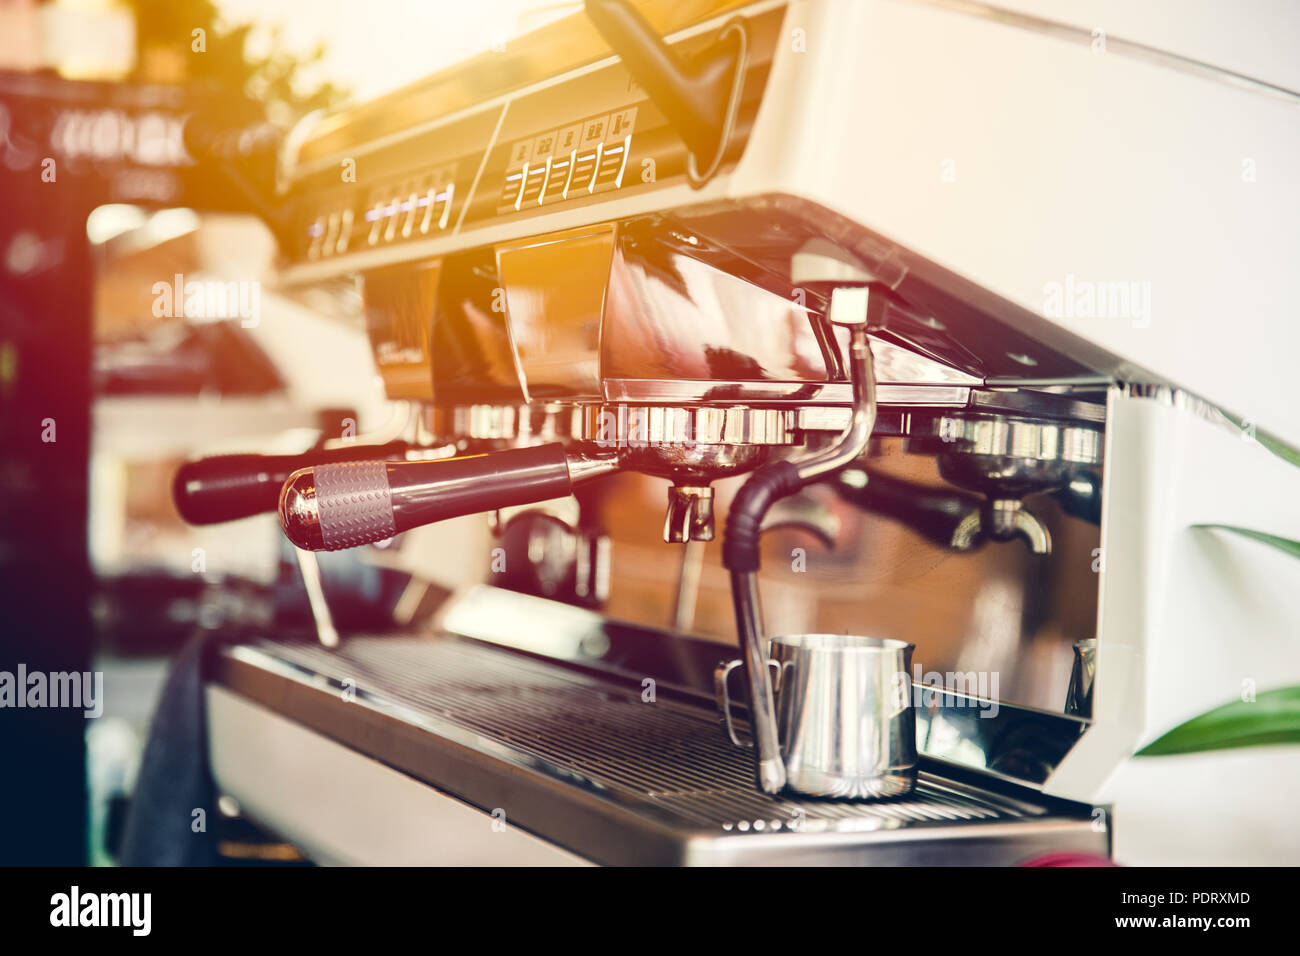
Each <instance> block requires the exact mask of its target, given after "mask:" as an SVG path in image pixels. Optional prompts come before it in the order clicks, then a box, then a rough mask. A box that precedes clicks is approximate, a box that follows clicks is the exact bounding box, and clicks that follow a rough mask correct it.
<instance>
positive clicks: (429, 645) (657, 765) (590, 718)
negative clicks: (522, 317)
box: [213, 599, 1109, 865]
mask: <svg viewBox="0 0 1300 956" xmlns="http://www.w3.org/2000/svg"><path fill="white" fill-rule="evenodd" d="M527 603H528V606H529V607H531V608H533V609H536V608H538V607H541V606H545V605H547V604H549V603H553V602H544V601H539V600H535V599H534V600H532V601H529V602H527ZM560 612H564V614H563V615H561V616H564V615H568V616H571V617H572V616H576V617H584V618H587V617H590V618H592V619H596V618H597V616H596V615H591V614H590V613H589V612H582V611H580V610H578V609H576V608H566V607H563V606H556V613H557V614H560ZM472 619H473V620H476V621H479V622H484V623H486V622H485V619H484V617H483V615H481V614H476V615H474V616H473V618H472ZM513 620H514V621H515V622H516V623H517V620H518V619H517V618H515V619H513ZM570 623H572V622H570ZM539 624H540V625H543V627H542V631H543V632H544V631H545V626H544V625H545V619H544V616H543V617H541V618H539ZM612 626H613V625H609V624H607V625H606V627H612ZM512 632H513V633H518V629H517V627H516V628H513V629H512ZM611 637H612V638H613V646H610V645H608V644H607V645H606V650H604V651H601V652H599V653H601V654H604V655H606V656H619V655H627V654H628V651H629V649H628V647H627V645H626V644H625V641H624V638H625V637H628V635H622V634H618V633H613V632H611ZM675 641H676V639H675V638H672V637H671V636H670V635H665V634H655V635H650V634H644V633H643V634H641V635H639V637H638V638H637V639H636V640H635V641H634V643H635V646H637V647H639V648H642V649H644V650H647V651H648V650H650V649H652V648H653V649H658V650H659V651H660V652H661V654H662V661H663V662H664V663H665V664H666V665H668V666H669V667H670V668H671V662H673V661H678V662H680V661H681V660H682V659H683V653H684V648H679V647H672V646H669V645H672V644H673V643H674V642H675ZM584 646H585V644H584ZM627 665H628V668H629V669H628V671H627V674H628V675H629V676H628V677H627V678H626V679H624V678H621V677H612V676H611V677H605V676H600V675H593V673H591V672H590V670H589V669H574V668H568V667H564V666H561V665H560V664H557V663H555V662H553V661H543V660H538V659H536V657H531V656H526V655H523V654H520V653H517V652H512V651H509V650H506V649H504V648H500V647H492V646H490V645H484V644H481V643H478V642H474V641H465V640H460V639H453V638H436V637H434V636H432V635H423V636H413V635H389V636H383V637H356V638H349V639H345V640H344V641H343V643H342V645H341V646H340V647H339V648H338V649H337V650H334V651H327V650H325V649H324V648H321V647H319V645H314V644H313V643H309V642H293V641H288V640H282V639H277V640H259V641H254V642H251V643H246V644H241V645H238V646H235V647H227V648H225V649H224V650H223V651H222V652H221V653H220V654H219V655H218V660H217V661H216V666H215V667H214V669H213V680H214V681H216V682H217V683H218V684H220V685H222V686H224V687H226V688H227V689H229V690H231V691H233V692H234V693H236V694H239V695H241V696H243V697H244V698H245V699H247V700H250V701H252V702H254V703H257V704H260V705H261V706H263V707H266V708H268V709H271V710H273V711H274V712H276V713H279V714H281V715H283V716H285V717H288V718H290V719H291V720H294V721H295V722H297V723H299V724H301V725H302V726H304V727H307V728H309V729H310V730H312V731H314V732H316V733H319V734H322V735H324V736H326V737H329V738H332V739H334V740H336V741H338V742H340V743H342V744H344V745H345V746H348V747H351V748H352V749H354V750H357V751H359V752H360V753H363V754H365V755H367V756H369V757H371V758H373V759H375V760H379V761H381V762H383V763H385V764H387V765H388V766H390V767H393V768H395V769H397V770H399V771H401V772H403V773H405V774H408V775H410V776H412V777H414V778H416V779H418V780H421V781H424V782H426V783H427V784H428V785H430V786H431V787H434V788H436V789H438V790H440V791H442V792H444V793H449V794H452V795H453V796H456V797H457V798H459V799H460V800H463V801H464V802H465V803H467V804H469V805H470V806H473V807H477V808H480V809H481V810H482V811H483V813H484V814H485V815H486V814H490V813H491V812H492V811H493V810H495V809H500V810H501V811H503V812H504V814H505V817H506V820H507V822H508V825H509V826H512V827H516V826H517V827H522V828H524V829H526V830H527V831H530V832H532V833H535V834H537V835H538V836H540V837H542V838H543V839H545V840H548V841H550V842H552V843H555V844H557V845H559V846H562V847H565V848H568V849H570V850H571V851H573V852H575V853H578V854H579V855H581V856H584V857H586V858H588V859H591V860H594V861H596V862H600V863H609V864H631V865H638V864H639V865H654V864H681V863H687V864H704V865H736V864H763V863H783V864H802V865H825V864H847V865H897V864H933V865H954V864H963V863H964V864H983V865H996V864H1014V863H1017V862H1021V861H1024V860H1027V859H1030V858H1032V857H1034V856H1036V855H1039V854H1041V853H1045V852H1049V851H1062V850H1078V851H1081V852H1091V853H1101V854H1105V853H1107V852H1108V850H1109V833H1108V832H1107V828H1105V827H1101V828H1094V826H1093V819H1092V817H1091V815H1090V810H1091V808H1089V807H1086V806H1083V805H1080V804H1071V803H1066V802H1064V801H1059V800H1053V799H1052V798H1049V797H1043V796H1040V795H1037V794H1033V793H1030V792H1026V791H1021V790H1017V789H1016V788H1007V787H998V788H990V787H984V786H975V785H971V784H970V783H964V782H961V781H960V780H959V779H956V778H954V777H951V776H948V775H945V774H943V773H942V768H941V767H938V766H937V765H929V766H923V767H922V768H921V769H920V770H919V771H918V774H917V783H916V788H915V790H914V791H913V792H912V793H911V794H910V795H907V796H902V797H895V798H886V799H881V800H876V801H870V802H848V801H828V800H821V799H812V798H800V797H797V796H790V795H787V794H783V795H780V796H775V797H773V796H768V795H765V794H763V793H761V792H758V791H757V790H756V789H755V788H754V786H753V781H752V767H751V766H750V764H749V762H748V760H747V759H746V757H745V756H744V754H743V753H742V752H741V751H739V750H736V749H734V748H733V747H731V746H730V745H729V744H728V743H727V742H726V741H725V740H724V739H723V738H722V737H721V736H720V735H719V734H718V732H717V728H716V725H715V723H714V718H713V714H712V712H711V709H710V708H708V707H707V705H702V704H700V703H691V702H690V701H689V700H688V699H687V698H683V697H680V696H679V695H674V694H672V693H670V692H669V687H670V686H671V685H672V680H671V679H670V678H669V676H668V672H666V671H662V670H659V669H655V668H651V669H650V670H648V671H647V670H643V669H642V668H643V667H645V666H647V665H645V664H634V663H633V658H628V661H627ZM637 674H649V675H653V676H654V677H655V678H656V679H658V681H659V683H658V687H659V694H658V695H657V697H656V698H654V699H651V698H648V697H647V695H646V694H645V691H644V689H643V687H642V684H641V679H640V678H636V677H635V675H637ZM345 689H347V690H349V693H348V694H344V693H343V691H344V690H345ZM1057 719H1058V720H1060V719H1061V718H1059V717H1058V718H1057ZM234 796H236V798H238V794H235V795H234ZM487 819H488V818H487V817H486V816H485V821H486V820H487ZM484 826H487V822H485V823H484Z"/></svg>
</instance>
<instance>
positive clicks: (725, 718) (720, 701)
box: [713, 659, 781, 750]
mask: <svg viewBox="0 0 1300 956" xmlns="http://www.w3.org/2000/svg"><path fill="white" fill-rule="evenodd" d="M743 663H744V661H742V660H740V659H737V660H734V661H727V662H726V663H723V664H719V665H718V666H717V668H715V669H714V671H713V698H714V701H715V702H716V703H717V706H718V723H720V724H721V725H722V728H723V730H724V732H725V733H726V735H727V737H728V738H729V739H730V740H731V743H732V744H733V745H734V746H736V747H742V748H744V749H746V750H749V749H752V748H753V746H754V742H753V741H752V740H741V739H740V737H739V736H738V735H737V734H736V727H735V724H733V723H732V720H731V693H730V691H729V690H728V688H727V681H728V680H729V679H730V677H731V672H732V671H733V670H735V669H736V668H737V667H739V666H740V665H741V664H743ZM767 666H768V667H770V668H772V694H773V695H774V696H775V695H776V694H777V693H779V692H780V690H781V665H780V663H779V662H777V661H774V660H770V659H769V660H768V662H767Z"/></svg>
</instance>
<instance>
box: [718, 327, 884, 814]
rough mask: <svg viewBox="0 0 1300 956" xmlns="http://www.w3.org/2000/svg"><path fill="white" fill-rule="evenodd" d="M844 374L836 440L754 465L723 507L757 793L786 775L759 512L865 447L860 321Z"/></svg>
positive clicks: (866, 370)
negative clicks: (848, 409) (808, 454)
mask: <svg viewBox="0 0 1300 956" xmlns="http://www.w3.org/2000/svg"><path fill="white" fill-rule="evenodd" d="M849 375H850V377H851V379H852V382H853V418H852V419H851V421H850V422H849V427H848V430H847V431H846V432H845V433H844V434H843V435H842V436H840V440H839V441H838V442H836V443H835V445H834V446H832V447H831V448H829V449H827V450H826V451H825V452H823V453H822V454H820V455H816V456H814V457H813V458H809V459H806V460H804V461H802V462H792V461H778V462H773V463H771V464H769V465H764V466H763V467H762V468H759V469H757V470H755V471H754V473H753V474H752V475H750V476H749V480H748V481H746V482H745V484H744V485H742V486H741V489H740V491H739V492H738V493H737V494H736V497H735V499H734V500H733V501H732V503H731V508H730V510H729V511H728V512H727V523H726V528H725V531H724V532H723V542H722V563H723V565H724V566H725V567H726V568H727V570H728V571H730V572H731V600H732V604H733V605H734V608H735V612H736V629H737V631H738V632H739V636H740V647H741V652H742V656H743V658H744V661H745V674H746V676H747V678H748V680H749V699H750V725H751V727H752V731H753V736H754V748H755V750H756V751H757V754H758V782H759V786H760V787H761V788H762V789H763V791H764V792H765V793H778V792H780V790H781V789H782V788H783V787H784V786H785V779H786V776H785V764H784V762H783V761H782V759H781V746H780V740H779V737H778V733H777V725H776V703H775V700H774V697H773V694H772V681H771V677H770V675H769V673H768V668H767V656H768V648H767V642H766V641H765V640H764V638H763V622H762V616H761V613H760V605H759V600H758V579H757V577H756V574H757V572H758V568H759V564H760V552H759V537H760V534H761V528H762V525H763V516H764V515H765V514H767V511H768V509H769V508H771V507H772V505H773V504H774V503H776V502H777V501H779V500H780V499H782V498H785V497H788V496H789V495H792V494H794V493H795V492H796V491H798V490H799V489H800V488H803V487H804V486H805V485H809V484H812V483H813V482H816V481H819V480H820V479H822V478H824V477H826V476H827V475H829V474H832V473H833V472H835V471H838V470H839V469H841V468H843V467H845V466H846V465H848V464H849V463H850V462H852V461H853V460H854V459H856V458H857V457H858V456H859V455H861V454H862V453H863V452H864V451H866V449H867V442H868V440H870V438H871V430H872V429H873V428H874V427H875V424H876V376H875V368H874V366H873V363H872V357H871V347H870V345H869V344H868V342H867V326H866V323H865V322H864V323H862V324H859V325H855V326H853V329H852V333H851V338H850V340H849Z"/></svg>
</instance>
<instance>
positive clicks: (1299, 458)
mask: <svg viewBox="0 0 1300 956" xmlns="http://www.w3.org/2000/svg"><path fill="white" fill-rule="evenodd" d="M1255 440H1256V441H1258V442H1259V443H1260V444H1261V445H1263V446H1264V447H1265V448H1267V449H1268V450H1269V451H1271V452H1272V453H1273V454H1275V455H1277V456H1278V457H1279V458H1281V459H1282V460H1284V461H1289V462H1290V463H1291V464H1293V465H1300V451H1297V450H1296V449H1294V448H1292V447H1291V446H1290V445H1288V444H1286V443H1285V442H1282V441H1280V440H1279V439H1277V438H1274V437H1273V436H1272V435H1269V434H1266V433H1264V432H1256V433H1255Z"/></svg>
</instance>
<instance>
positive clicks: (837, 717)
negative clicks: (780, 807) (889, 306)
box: [717, 634, 917, 799]
mask: <svg viewBox="0 0 1300 956" xmlns="http://www.w3.org/2000/svg"><path fill="white" fill-rule="evenodd" d="M913 650H914V646H913V645H911V644H907V643H905V642H903V641H891V640H881V639H879V638H873V637H855V636H852V635H848V634H798V635H793V636H787V637H774V638H773V639H772V659H771V660H770V661H769V664H770V665H772V666H774V667H775V669H776V680H775V681H774V683H775V685H776V704H777V715H778V723H779V727H780V740H781V755H782V757H783V758H784V760H785V770H786V786H787V787H789V788H790V789H791V790H795V791H797V792H799V793H806V794H809V795H811V796H819V797H839V798H843V799H861V798H867V797H888V796H895V795H897V794H901V793H907V792H908V791H910V790H911V789H912V786H913V785H914V783H915V780H916V762H917V755H916V719H915V716H914V714H913V712H912V682H911V677H910V676H909V671H910V669H911V666H912V651H913ZM739 663H740V662H739V661H731V662H730V663H728V664H725V665H720V666H719V668H718V672H717V685H718V689H719V690H720V691H721V697H720V700H719V701H718V705H719V707H720V708H721V709H722V712H723V718H724V721H725V723H726V729H727V734H728V736H729V737H730V738H731V740H732V742H733V743H739V740H738V738H737V736H736V733H735V730H734V728H733V726H732V719H731V713H730V705H729V701H728V699H727V684H726V680H727V675H728V674H729V673H730V671H731V669H732V668H734V667H735V666H736V665H738V664H739Z"/></svg>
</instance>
